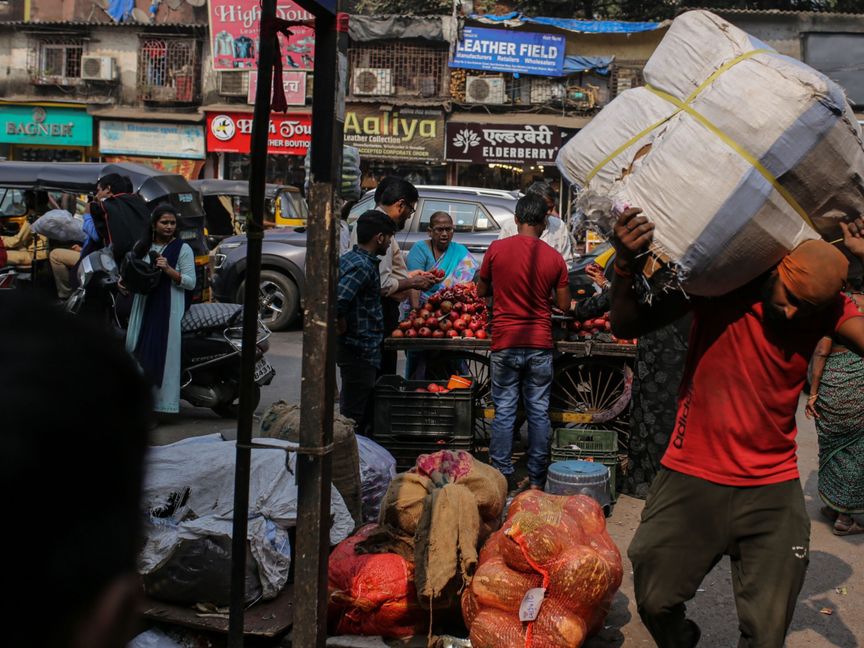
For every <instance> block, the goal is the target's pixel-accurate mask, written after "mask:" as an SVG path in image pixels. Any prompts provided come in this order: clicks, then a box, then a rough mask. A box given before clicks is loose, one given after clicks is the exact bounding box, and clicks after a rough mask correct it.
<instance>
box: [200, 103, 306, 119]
mask: <svg viewBox="0 0 864 648" xmlns="http://www.w3.org/2000/svg"><path fill="white" fill-rule="evenodd" d="M198 111H199V112H201V113H215V112H234V113H238V112H239V113H253V112H255V106H250V105H249V104H241V103H236V104H233V103H232V104H227V103H222V104H208V105H206V106H201V107H200V108H199V109H198ZM281 114H282V113H277V112H274V113H271V116H273V117H278V116H279V115H281ZM285 114H287V115H310V114H312V106H288V111H287V112H286V113H285Z"/></svg>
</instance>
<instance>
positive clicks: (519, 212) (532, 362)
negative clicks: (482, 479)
mask: <svg viewBox="0 0 864 648" xmlns="http://www.w3.org/2000/svg"><path fill="white" fill-rule="evenodd" d="M547 218H548V209H547V207H546V203H545V201H544V200H543V198H542V197H540V196H537V195H533V194H528V195H527V196H524V197H523V198H520V199H519V202H517V203H516V226H517V235H516V236H511V237H509V238H506V239H500V240H498V241H495V242H493V243H492V245H490V246H489V250H488V251H487V252H486V255H485V256H484V257H483V264H482V265H481V266H480V272H479V278H478V281H477V294H479V295H480V296H481V297H486V296H490V295H491V296H492V297H493V302H492V400H493V402H494V404H495V419H494V420H493V421H492V439H491V440H490V442H489V459H490V461H491V463H492V465H493V466H494V467H495V468H497V469H498V470H499V471H501V473H502V474H503V475H504V476H505V477H506V478H507V483H508V486H509V487H510V490H515V489H516V481H515V477H514V475H513V462H512V451H513V426H514V424H515V423H516V409H517V407H518V404H519V394H520V392H521V394H522V401H523V403H524V404H525V409H526V410H527V412H526V413H527V419H528V476H529V479H530V483H531V488H540V489H542V488H543V486H544V484H545V482H546V469H547V468H548V466H549V440H550V435H551V433H552V426H551V423H550V422H549V394H550V391H551V388H552V349H553V343H552V299H553V296H554V300H555V303H556V304H557V306H558V308H560V309H561V310H568V309H569V308H570V289H569V287H568V282H567V264H565V263H564V259H563V258H562V257H561V255H560V254H559V253H558V252H556V251H555V250H554V249H553V248H552V247H550V246H549V245H548V244H546V243H544V242H543V241H541V240H540V235H541V234H542V233H543V230H544V229H546V222H547Z"/></svg>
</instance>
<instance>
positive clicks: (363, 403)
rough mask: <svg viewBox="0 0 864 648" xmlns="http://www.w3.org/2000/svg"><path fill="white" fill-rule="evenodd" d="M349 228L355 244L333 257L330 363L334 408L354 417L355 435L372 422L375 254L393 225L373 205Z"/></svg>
mask: <svg viewBox="0 0 864 648" xmlns="http://www.w3.org/2000/svg"><path fill="white" fill-rule="evenodd" d="M355 228H356V232H357V245H355V246H354V248H353V249H352V250H351V251H350V252H347V253H345V254H343V255H342V256H341V257H340V258H339V286H338V288H337V290H336V318H337V322H336V332H337V334H338V336H339V337H338V340H337V346H336V364H337V365H339V373H340V375H341V377H342V390H341V392H340V394H339V411H340V412H341V414H342V416H347V417H348V418H350V419H354V421H355V423H356V428H355V431H356V432H357V433H358V434H367V435H368V434H369V432H370V430H371V426H372V402H373V400H372V391H373V389H374V387H375V377H376V374H377V372H378V367H380V366H381V342H382V341H383V340H384V311H383V310H382V308H381V278H380V275H379V274H378V263H379V262H380V260H379V258H378V257H379V256H381V255H383V254H386V253H387V250H388V249H389V247H390V239H392V238H393V235H394V234H395V233H396V225H395V224H394V223H393V221H392V220H391V219H390V218H389V217H388V216H387V215H386V214H383V213H382V212H380V211H377V210H374V209H373V210H369V211H367V212H364V213H363V214H362V215H361V216H360V218H359V219H357V224H356V225H355Z"/></svg>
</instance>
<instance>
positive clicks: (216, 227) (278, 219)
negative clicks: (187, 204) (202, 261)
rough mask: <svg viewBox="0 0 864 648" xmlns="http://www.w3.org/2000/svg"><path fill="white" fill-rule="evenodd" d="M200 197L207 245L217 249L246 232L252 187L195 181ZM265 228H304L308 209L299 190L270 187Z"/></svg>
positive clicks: (242, 183) (239, 182)
mask: <svg viewBox="0 0 864 648" xmlns="http://www.w3.org/2000/svg"><path fill="white" fill-rule="evenodd" d="M189 184H190V185H192V187H194V188H195V189H197V190H198V191H199V192H200V194H201V199H202V202H203V204H204V212H205V215H206V216H205V218H206V229H207V243H208V245H209V246H210V247H211V249H212V248H213V247H216V245H218V243H219V241H221V240H222V239H224V238H227V237H229V236H234V235H235V234H241V233H242V232H244V231H245V229H246V219H247V218H248V216H249V214H250V213H251V211H252V209H251V204H250V201H249V183H248V182H246V181H243V180H216V179H208V180H192V181H190V182H189ZM264 200H265V203H264V209H265V217H264V227H303V226H305V225H306V219H307V218H308V216H309V207H308V206H307V205H306V201H305V200H304V199H303V196H302V195H301V193H300V190H299V189H297V187H292V186H288V185H278V184H267V185H266V188H265V194H264Z"/></svg>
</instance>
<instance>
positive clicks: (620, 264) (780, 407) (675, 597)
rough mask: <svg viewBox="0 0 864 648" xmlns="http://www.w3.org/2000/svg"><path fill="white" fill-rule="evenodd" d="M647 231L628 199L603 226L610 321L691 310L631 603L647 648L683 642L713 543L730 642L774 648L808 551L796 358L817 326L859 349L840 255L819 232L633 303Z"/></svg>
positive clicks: (803, 360)
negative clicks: (733, 629) (753, 271)
mask: <svg viewBox="0 0 864 648" xmlns="http://www.w3.org/2000/svg"><path fill="white" fill-rule="evenodd" d="M843 228H844V233H845V241H844V242H845V245H846V247H847V248H848V250H849V251H850V252H851V253H852V254H854V255H856V256H858V257H860V258H862V259H864V238H861V233H862V232H864V222H862V221H861V220H860V219H859V220H857V221H856V222H855V223H852V224H850V225H848V226H846V225H843ZM653 230H654V225H653V224H652V223H650V222H649V221H648V220H647V219H646V218H645V217H644V216H641V215H640V210H638V209H629V210H627V211H626V212H624V213H623V214H622V215H621V217H620V218H619V219H618V222H617V224H616V226H615V237H616V238H617V242H616V247H617V249H618V254H617V257H616V260H615V266H614V269H615V277H614V280H613V283H612V309H611V319H612V330H613V332H614V333H615V334H616V335H617V336H619V337H624V338H633V337H638V336H640V335H642V334H643V333H645V332H648V331H651V330H654V329H656V328H659V327H660V326H663V325H665V324H667V323H669V322H672V321H674V320H676V319H678V318H679V317H681V316H682V315H683V314H685V313H686V312H687V311H691V310H692V311H693V315H694V317H693V327H692V330H691V334H690V345H689V349H688V355H687V363H686V367H685V370H684V376H683V378H682V382H681V387H680V391H679V395H678V415H677V420H676V424H675V428H674V430H673V431H672V436H671V439H670V441H669V446H668V448H667V450H666V454H665V455H664V457H663V460H662V462H661V463H662V466H663V468H662V469H661V471H660V472H659V473H658V475H657V477H656V478H655V480H654V483H653V484H652V486H651V490H650V491H649V492H648V496H647V499H646V502H645V509H644V511H643V513H642V522H641V524H640V526H639V529H638V530H637V532H636V534H635V536H634V537H633V541H632V543H631V544H630V549H629V551H628V555H629V557H630V560H631V562H632V563H633V574H634V585H635V593H636V603H637V607H638V610H639V615H640V616H641V617H642V621H643V623H645V625H646V627H647V628H648V630H649V631H650V632H651V635H652V636H653V637H654V640H655V641H656V642H657V645H658V646H661V647H662V648H678V647H681V648H690V647H692V646H695V645H696V643H697V642H698V640H699V635H700V631H699V627H698V626H697V625H696V624H695V623H693V621H691V620H688V619H686V618H685V605H684V604H685V602H686V601H688V600H690V599H691V598H693V596H694V595H695V593H696V590H697V588H698V587H699V585H700V583H701V582H702V579H703V578H704V577H705V575H706V574H707V573H708V572H709V571H710V570H711V569H712V568H713V567H714V566H715V565H716V564H717V563H718V562H719V561H720V559H721V558H722V557H723V556H724V555H726V556H729V557H730V560H731V565H732V584H733V589H734V593H735V604H736V607H737V610H738V619H739V628H740V631H741V640H740V642H739V644H738V645H739V647H750V648H753V647H756V646H759V647H760V648H780V647H781V646H782V645H783V642H784V639H785V636H786V631H787V629H788V628H789V624H790V623H791V621H792V615H793V612H794V610H795V604H796V599H797V597H798V593H799V592H800V590H801V586H802V584H803V582H804V575H805V573H806V570H807V564H808V562H809V544H810V519H809V517H808V515H807V512H806V510H805V508H804V495H803V492H802V490H801V483H800V481H799V475H798V466H797V456H796V443H795V435H796V431H797V430H796V427H795V412H796V410H797V408H798V400H799V395H800V393H801V390H802V388H803V386H804V382H805V380H806V377H807V366H808V362H809V359H810V356H811V355H812V353H813V350H814V349H815V347H816V344H817V342H818V341H819V339H820V338H821V337H822V336H825V335H829V334H835V335H839V336H841V337H842V338H843V339H844V340H846V341H847V342H848V346H849V347H850V348H853V349H856V350H858V352H859V353H860V352H861V350H862V349H864V317H862V316H861V313H859V311H858V309H857V308H856V307H855V305H854V304H853V303H852V302H851V301H850V300H849V299H848V298H846V297H845V296H843V295H842V294H841V293H840V290H841V288H842V287H843V283H844V280H845V278H846V274H847V269H848V262H847V260H846V257H845V256H844V255H843V254H842V253H841V252H840V251H839V250H838V249H837V248H835V247H833V246H831V245H829V244H828V243H826V242H824V241H806V242H804V243H802V244H801V245H800V246H798V247H797V248H796V249H795V250H793V251H792V252H790V253H789V254H788V255H787V256H786V257H785V258H784V259H783V260H782V261H781V262H780V264H779V265H778V266H777V267H776V268H775V269H774V270H772V271H771V272H770V273H768V274H766V275H763V276H762V277H759V278H757V279H756V280H754V281H753V282H751V283H750V284H748V285H746V286H744V287H742V288H740V289H738V290H736V291H734V292H733V293H730V294H728V295H725V296H723V297H718V298H711V299H708V298H694V299H692V300H687V298H686V297H685V296H684V295H683V294H675V295H672V296H671V297H666V298H662V297H661V298H660V300H659V301H654V302H653V303H652V304H651V305H646V304H642V303H640V301H639V300H638V299H637V298H636V295H635V293H634V290H633V278H634V275H636V274H637V273H638V272H640V271H641V269H642V263H643V262H644V258H645V257H644V256H643V255H642V253H643V252H645V251H646V250H647V249H648V246H649V245H650V243H651V241H652V240H653Z"/></svg>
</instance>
